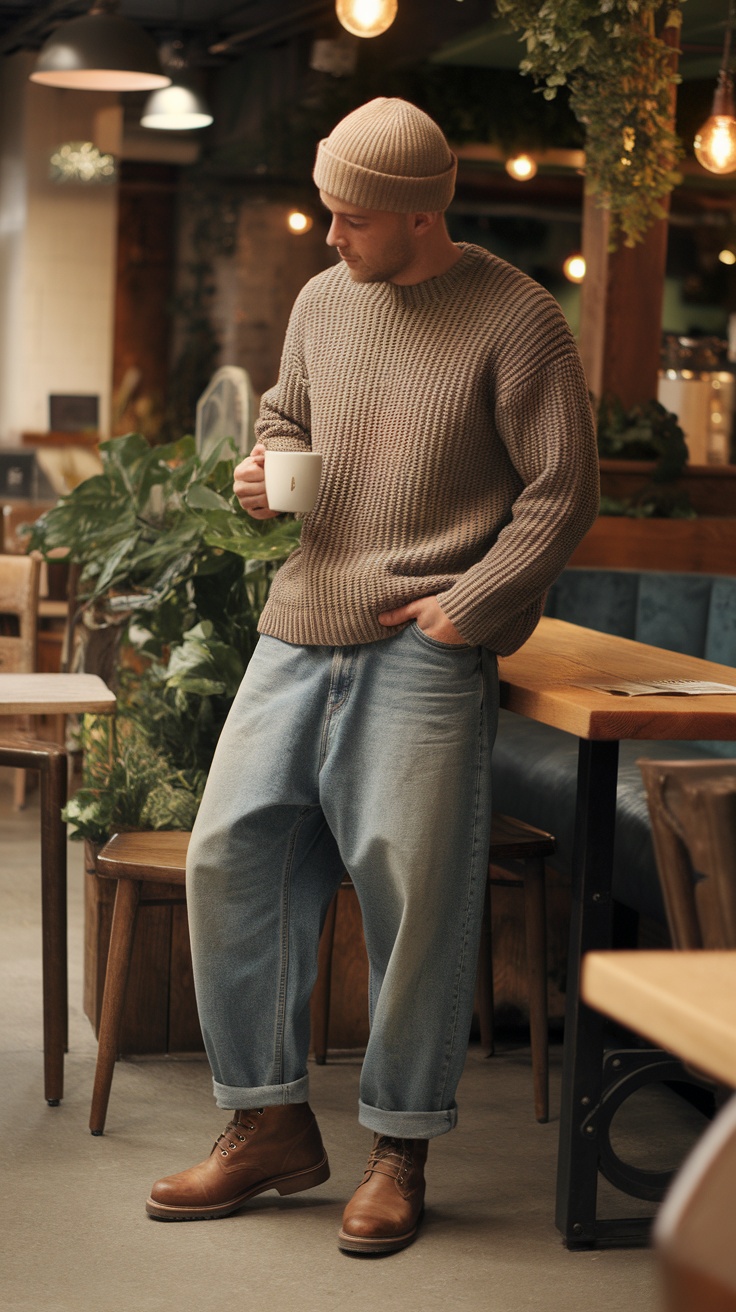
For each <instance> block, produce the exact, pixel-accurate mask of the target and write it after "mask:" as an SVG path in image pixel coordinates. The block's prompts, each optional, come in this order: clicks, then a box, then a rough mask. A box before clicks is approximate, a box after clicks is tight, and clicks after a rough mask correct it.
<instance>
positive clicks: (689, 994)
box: [581, 951, 736, 1088]
mask: <svg viewBox="0 0 736 1312" xmlns="http://www.w3.org/2000/svg"><path fill="white" fill-rule="evenodd" d="M581 991H582V996H583V997H584V999H585V1001H586V1002H587V1003H588V1004H589V1006H591V1007H596V1008H597V1010H598V1011H602V1012H605V1014H606V1015H608V1016H612V1017H613V1018H614V1020H617V1021H620V1022H622V1023H623V1024H624V1025H627V1026H629V1028H630V1029H633V1030H635V1031H636V1032H637V1033H638V1034H643V1035H644V1036H645V1038H648V1039H652V1040H653V1041H654V1042H655V1043H658V1044H660V1045H661V1046H662V1047H663V1048H665V1049H666V1050H667V1051H668V1052H673V1053H675V1054H676V1056H678V1057H681V1058H683V1060H684V1061H687V1062H690V1063H691V1064H692V1065H693V1066H696V1067H697V1068H698V1069H699V1070H702V1071H705V1072H706V1073H707V1074H708V1075H711V1076H713V1077H714V1078H715V1079H718V1080H722V1081H723V1083H724V1084H728V1085H732V1086H733V1087H734V1088H736V952H704V951H698V952H672V951H663V952H589V953H588V955H587V956H586V957H585V958H584V960H583V969H582V975H581Z"/></svg>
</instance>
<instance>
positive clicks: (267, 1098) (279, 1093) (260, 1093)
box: [212, 1075, 309, 1111]
mask: <svg viewBox="0 0 736 1312" xmlns="http://www.w3.org/2000/svg"><path fill="white" fill-rule="evenodd" d="M212 1087H213V1089H214V1091H215V1099H216V1101H217V1106H218V1107H223V1108H226V1109H227V1110H228V1111H231V1110H235V1111H237V1110H238V1109H240V1108H243V1109H247V1108H249V1107H285V1106H286V1105H287V1104H288V1103H292V1102H306V1101H307V1099H308V1097H309V1076H308V1075H303V1076H302V1078H301V1079H300V1080H294V1081H293V1083H292V1084H264V1085H262V1086H261V1087H260V1088H258V1089H241V1088H238V1087H237V1086H236V1085H233V1084H218V1083H217V1080H213V1081H212Z"/></svg>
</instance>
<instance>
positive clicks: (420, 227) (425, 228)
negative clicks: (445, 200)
mask: <svg viewBox="0 0 736 1312" xmlns="http://www.w3.org/2000/svg"><path fill="white" fill-rule="evenodd" d="M440 217H441V215H440V214H439V213H437V214H433V213H431V212H429V211H424V210H420V212H419V213H418V214H412V216H411V218H412V230H413V232H414V235H415V237H423V236H425V234H426V233H428V232H430V231H431V230H432V228H435V227H436V226H437V220H438V219H439V218H440Z"/></svg>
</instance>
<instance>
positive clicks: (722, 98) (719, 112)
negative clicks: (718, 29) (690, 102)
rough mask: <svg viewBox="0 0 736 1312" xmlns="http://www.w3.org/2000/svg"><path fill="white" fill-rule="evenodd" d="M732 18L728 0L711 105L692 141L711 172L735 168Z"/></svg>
mask: <svg viewBox="0 0 736 1312" xmlns="http://www.w3.org/2000/svg"><path fill="white" fill-rule="evenodd" d="M733 20H734V0H730V4H729V10H728V23H727V26H726V35H725V38H724V42H723V58H722V60H721V67H720V69H719V71H718V81H717V82H716V89H715V94H714V96H713V107H712V109H711V111H710V118H708V119H706V121H705V123H704V124H703V126H702V128H701V129H700V131H699V132H698V133H697V135H696V137H695V140H694V142H693V148H694V150H695V156H696V159H697V160H698V162H699V163H700V164H702V165H703V168H704V169H708V171H709V172H710V173H720V174H723V173H733V172H734V170H736V111H735V110H734V103H733V78H732V77H731V73H730V70H729V67H728V63H729V59H730V55H731V29H732V27H733Z"/></svg>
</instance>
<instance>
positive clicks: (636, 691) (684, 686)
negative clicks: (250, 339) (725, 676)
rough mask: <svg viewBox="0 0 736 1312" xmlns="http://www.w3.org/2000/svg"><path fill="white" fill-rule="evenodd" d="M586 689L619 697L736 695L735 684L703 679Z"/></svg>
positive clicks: (632, 681) (595, 685) (623, 681)
mask: <svg viewBox="0 0 736 1312" xmlns="http://www.w3.org/2000/svg"><path fill="white" fill-rule="evenodd" d="M585 687H586V688H596V689H597V690H598V691H599V692H612V693H616V694H617V695H618V696H619V697H651V696H652V695H653V694H654V693H659V694H660V695H664V696H667V697H699V696H701V697H702V696H703V695H704V694H706V693H711V694H712V693H718V694H720V693H724V692H733V693H736V684H733V683H709V682H708V681H707V680H705V679H618V680H615V681H612V682H611V683H603V682H601V683H586V684H585Z"/></svg>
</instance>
